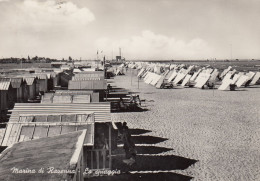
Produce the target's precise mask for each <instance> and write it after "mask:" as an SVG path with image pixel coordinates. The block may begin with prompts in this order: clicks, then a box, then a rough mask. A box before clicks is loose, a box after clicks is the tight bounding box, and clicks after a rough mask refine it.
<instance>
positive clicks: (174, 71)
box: [168, 70, 178, 82]
mask: <svg viewBox="0 0 260 181" xmlns="http://www.w3.org/2000/svg"><path fill="white" fill-rule="evenodd" d="M177 74H178V73H177V71H176V70H173V72H172V74H171V76H170V77H169V78H168V82H171V81H172V80H173V79H175V77H176V76H177Z"/></svg>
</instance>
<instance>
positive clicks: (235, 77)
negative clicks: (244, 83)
mask: <svg viewBox="0 0 260 181" xmlns="http://www.w3.org/2000/svg"><path fill="white" fill-rule="evenodd" d="M240 76H241V75H239V74H235V75H234V77H233V79H232V83H231V84H235V83H236V82H237V80H238V79H239V77H240Z"/></svg>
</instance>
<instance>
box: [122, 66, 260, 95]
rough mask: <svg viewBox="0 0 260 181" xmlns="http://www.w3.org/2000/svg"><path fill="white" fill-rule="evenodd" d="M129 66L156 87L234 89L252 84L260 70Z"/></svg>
mask: <svg viewBox="0 0 260 181" xmlns="http://www.w3.org/2000/svg"><path fill="white" fill-rule="evenodd" d="M126 66H128V67H129V68H133V69H137V70H139V72H138V75H137V76H138V77H139V78H143V80H144V82H145V83H147V84H151V85H153V86H155V87H156V88H163V86H162V85H165V84H171V85H172V86H173V87H176V86H182V87H185V86H189V87H196V88H206V87H208V88H218V90H235V88H240V87H242V86H245V87H248V86H254V85H256V84H257V83H258V81H259V79H260V72H259V71H257V72H253V71H249V72H238V71H237V70H235V69H234V68H232V67H231V66H229V67H228V68H226V69H224V70H223V71H222V72H220V70H218V69H216V68H212V67H209V66H207V67H198V66H194V65H190V66H186V65H184V64H181V65H177V64H171V65H169V64H155V63H145V62H135V63H129V64H128V65H126Z"/></svg>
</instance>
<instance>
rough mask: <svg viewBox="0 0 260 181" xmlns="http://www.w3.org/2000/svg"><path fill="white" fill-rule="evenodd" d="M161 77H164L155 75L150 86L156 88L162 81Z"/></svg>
mask: <svg viewBox="0 0 260 181" xmlns="http://www.w3.org/2000/svg"><path fill="white" fill-rule="evenodd" d="M161 77H162V76H161V75H158V74H154V78H153V80H152V82H151V83H150V84H151V85H153V86H155V85H156V84H157V82H158V81H159V80H160V78H161Z"/></svg>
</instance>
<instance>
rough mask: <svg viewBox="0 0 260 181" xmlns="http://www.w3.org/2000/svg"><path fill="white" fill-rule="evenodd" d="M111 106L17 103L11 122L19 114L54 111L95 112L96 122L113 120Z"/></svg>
mask: <svg viewBox="0 0 260 181" xmlns="http://www.w3.org/2000/svg"><path fill="white" fill-rule="evenodd" d="M110 110H111V106H110V103H109V102H95V103H88V104H47V103H41V104H39V103H15V106H14V108H13V109H12V110H11V112H12V113H11V116H10V119H9V122H17V120H18V119H19V114H28V113H35V114H53V113H74V114H77V113H85V114H91V113H94V118H95V122H111V113H110Z"/></svg>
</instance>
